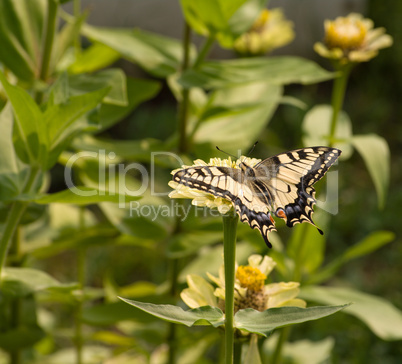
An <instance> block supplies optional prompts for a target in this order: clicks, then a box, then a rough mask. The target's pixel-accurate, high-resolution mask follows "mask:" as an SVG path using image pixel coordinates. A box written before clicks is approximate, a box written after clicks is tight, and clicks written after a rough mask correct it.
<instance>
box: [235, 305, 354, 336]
mask: <svg viewBox="0 0 402 364" xmlns="http://www.w3.org/2000/svg"><path fill="white" fill-rule="evenodd" d="M344 302H345V301H344ZM347 306H348V305H345V304H343V305H339V306H316V307H308V308H300V307H274V308H270V309H268V310H265V311H262V312H260V311H256V310H254V309H252V308H246V309H244V310H239V311H237V312H236V314H235V317H234V321H235V324H234V325H235V327H236V328H238V329H241V330H246V331H248V332H252V333H255V334H260V335H263V336H268V334H269V333H271V332H272V330H274V329H276V328H278V327H283V326H288V325H294V324H298V323H302V322H306V321H311V320H317V319H320V318H323V317H326V316H329V315H332V314H334V313H336V312H338V311H340V310H342V309H344V308H345V307H347Z"/></svg>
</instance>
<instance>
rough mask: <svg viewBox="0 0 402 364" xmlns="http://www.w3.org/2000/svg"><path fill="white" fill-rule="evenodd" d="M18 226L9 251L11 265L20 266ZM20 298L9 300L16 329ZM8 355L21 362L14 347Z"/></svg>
mask: <svg viewBox="0 0 402 364" xmlns="http://www.w3.org/2000/svg"><path fill="white" fill-rule="evenodd" d="M20 230H21V229H20V228H19V227H17V229H16V231H15V233H14V237H13V244H12V247H11V248H10V252H11V250H12V254H13V255H14V264H12V266H13V267H19V266H21V260H20V254H21V236H20ZM21 300H22V298H21V297H15V298H13V299H12V300H11V302H10V317H11V328H12V329H15V330H17V329H18V327H19V326H20V323H21V313H22V307H21V305H22V301H21ZM9 355H10V364H20V363H21V350H20V349H15V350H12V351H10V352H9Z"/></svg>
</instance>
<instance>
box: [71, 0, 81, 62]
mask: <svg viewBox="0 0 402 364" xmlns="http://www.w3.org/2000/svg"><path fill="white" fill-rule="evenodd" d="M73 7H74V9H73V12H74V17H75V18H76V19H77V18H78V17H79V16H80V15H81V0H74V2H73ZM80 52H81V41H80V34H79V33H78V34H77V36H76V37H75V39H74V53H75V57H78V55H79V54H80Z"/></svg>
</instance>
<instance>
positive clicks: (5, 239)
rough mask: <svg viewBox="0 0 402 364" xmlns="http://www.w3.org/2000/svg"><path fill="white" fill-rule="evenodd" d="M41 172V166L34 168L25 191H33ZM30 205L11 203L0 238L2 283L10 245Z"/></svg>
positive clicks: (26, 203) (18, 202) (17, 202)
mask: <svg viewBox="0 0 402 364" xmlns="http://www.w3.org/2000/svg"><path fill="white" fill-rule="evenodd" d="M39 173H40V170H39V168H32V169H31V173H30V175H29V179H28V181H27V183H26V185H25V188H24V192H25V193H28V194H29V193H30V192H32V191H31V190H32V188H33V187H34V186H35V182H36V179H37V178H38V176H39ZM27 206H28V202H21V201H15V202H13V203H12V204H11V208H10V211H9V213H8V215H7V219H6V222H5V224H4V230H3V235H2V237H1V239H0V283H1V272H2V269H3V267H4V265H5V262H6V258H7V253H8V250H9V249H10V245H11V242H12V239H13V236H14V232H15V230H16V228H17V226H18V224H19V222H20V220H21V217H22V215H23V213H24V211H25V209H26V208H27Z"/></svg>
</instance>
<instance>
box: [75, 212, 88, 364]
mask: <svg viewBox="0 0 402 364" xmlns="http://www.w3.org/2000/svg"><path fill="white" fill-rule="evenodd" d="M84 228H85V206H80V210H79V230H84ZM86 252H87V250H86V248H84V247H83V248H79V249H78V251H77V280H78V284H79V289H80V291H81V295H80V296H79V297H78V301H77V306H76V312H75V357H76V363H77V364H82V363H83V360H82V347H83V343H84V340H83V334H82V311H83V308H84V302H83V293H84V287H85V276H86V274H85V260H86V259H85V257H86Z"/></svg>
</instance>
